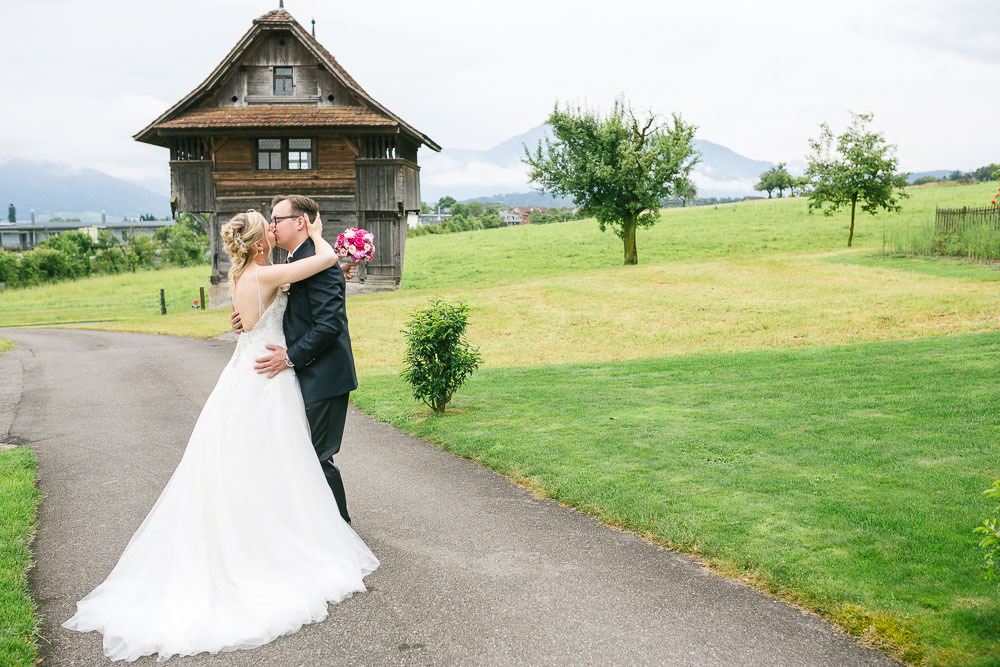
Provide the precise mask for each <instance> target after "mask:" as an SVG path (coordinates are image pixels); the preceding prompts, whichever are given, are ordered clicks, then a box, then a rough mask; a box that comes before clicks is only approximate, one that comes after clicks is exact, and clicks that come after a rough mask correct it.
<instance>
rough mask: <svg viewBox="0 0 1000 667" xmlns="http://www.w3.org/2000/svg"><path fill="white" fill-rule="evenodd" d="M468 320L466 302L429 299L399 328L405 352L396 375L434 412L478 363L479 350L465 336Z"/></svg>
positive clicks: (447, 399) (441, 407)
mask: <svg viewBox="0 0 1000 667" xmlns="http://www.w3.org/2000/svg"><path fill="white" fill-rule="evenodd" d="M468 323H469V307H468V306H467V305H465V304H464V303H461V302H459V303H448V302H446V301H442V300H441V299H432V300H431V302H430V305H428V307H427V308H424V309H422V310H418V311H416V312H415V313H413V316H412V318H411V319H410V321H409V322H407V324H406V328H405V329H403V335H404V336H405V337H406V353H405V356H404V357H403V372H402V373H401V374H400V375H401V376H402V378H403V379H404V380H406V382H408V383H409V385H410V387H411V388H412V389H413V397H414V398H416V399H417V400H420V401H423V402H424V403H426V404H427V405H428V406H429V407H430V408H431V410H433V411H434V412H436V413H441V412H444V409H445V406H446V405H448V403H449V402H450V401H451V397H452V396H453V395H454V393H455V392H456V391H457V390H458V388H459V387H461V386H462V383H463V382H465V378H467V377H468V376H469V375H470V374H472V372H473V371H475V370H476V369H477V368H478V367H479V364H480V363H482V360H483V358H482V355H481V354H479V350H478V349H477V348H476V347H474V346H472V345H470V344H469V343H468V342H467V341H466V340H465V329H466V327H467V326H468Z"/></svg>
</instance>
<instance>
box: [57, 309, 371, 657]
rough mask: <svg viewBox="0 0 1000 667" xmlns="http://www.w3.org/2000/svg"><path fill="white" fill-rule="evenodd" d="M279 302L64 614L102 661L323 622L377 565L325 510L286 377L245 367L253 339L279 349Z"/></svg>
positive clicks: (319, 474)
mask: <svg viewBox="0 0 1000 667" xmlns="http://www.w3.org/2000/svg"><path fill="white" fill-rule="evenodd" d="M286 302H287V297H286V296H285V294H284V293H282V292H279V293H278V296H277V297H275V299H274V302H273V303H272V304H271V305H270V306H269V307H268V308H267V309H266V310H265V311H264V313H263V314H262V315H261V317H260V319H259V321H258V322H257V325H256V326H255V327H254V328H253V329H252V330H251V331H249V332H247V333H244V334H243V335H241V336H240V338H239V342H238V343H237V345H236V351H235V352H234V353H233V357H232V359H230V361H229V364H228V365H227V366H226V368H225V370H223V371H222V375H221V377H219V382H218V384H216V386H215V389H214V390H213V391H212V394H211V395H210V396H209V398H208V401H207V402H206V403H205V407H204V408H202V411H201V415H200V416H199V417H198V422H197V423H196V424H195V427H194V432H193V433H192V434H191V439H190V440H189V441H188V445H187V449H186V450H185V451H184V456H183V458H182V459H181V462H180V464H179V465H178V466H177V470H175V471H174V474H173V476H172V477H171V478H170V481H169V482H167V486H166V487H165V488H164V489H163V493H162V494H161V495H160V498H159V499H158V500H157V501H156V504H155V505H154V506H153V509H152V510H150V512H149V514H148V515H147V516H146V518H145V520H144V521H143V522H142V525H140V526H139V529H138V530H137V531H136V532H135V535H133V536H132V539H131V541H130V542H129V543H128V546H126V547H125V551H124V553H122V556H121V558H120V559H119V561H118V564H117V565H116V566H115V568H114V569H113V570H112V571H111V574H110V575H108V578H107V579H106V580H105V581H104V583H102V584H101V585H100V586H98V587H97V588H95V589H94V590H93V591H92V592H91V593H90V594H89V595H87V597H85V598H84V599H83V600H81V601H80V602H78V603H77V612H76V614H75V615H74V616H73V617H72V618H71V619H69V620H68V621H66V622H65V623H63V627H65V628H69V629H71V630H78V631H80V632H88V631H91V630H97V631H99V632H101V633H103V635H104V653H105V655H107V656H108V657H109V658H111V659H112V660H128V661H132V660H135V659H136V658H139V657H140V656H144V655H150V654H153V653H158V654H159V659H160V660H166V659H167V658H169V657H171V656H174V655H194V654H196V653H201V652H203V651H209V652H212V653H215V652H218V651H231V650H235V649H241V648H252V647H255V646H260V645H261V644H266V643H267V642H269V641H271V640H273V639H275V638H276V637H278V636H280V635H285V634H289V633H292V632H295V631H296V630H298V629H299V628H300V627H301V626H302V625H303V624H305V623H313V622H316V621H321V620H323V619H324V618H326V615H327V603H328V602H339V601H340V600H343V599H344V598H346V597H349V596H351V595H352V594H353V593H356V592H361V591H364V590H365V585H364V582H363V581H362V578H363V577H364V576H366V575H367V574H369V573H370V572H373V571H374V570H375V568H376V567H378V564H379V563H378V560H377V559H376V558H375V556H374V555H373V554H372V552H371V551H370V550H369V549H368V547H367V546H365V543H364V542H362V540H361V538H360V537H358V535H357V534H356V533H355V532H354V531H353V530H352V529H351V527H350V526H349V525H348V524H347V523H345V522H344V520H343V519H342V518H341V516H340V512H339V511H338V509H337V503H336V501H335V500H334V497H333V494H332V493H331V492H330V487H329V486H328V485H327V482H326V477H325V476H324V475H323V471H322V469H321V468H320V465H319V462H318V461H317V459H316V454H315V452H314V450H313V447H312V442H311V441H310V438H309V425H308V422H307V421H306V417H305V410H304V407H303V403H302V394H301V393H300V391H299V384H298V380H297V379H296V378H295V373H294V372H292V371H284V372H282V373H279V374H278V375H277V376H276V377H275V378H273V379H268V378H267V375H266V374H258V373H257V372H256V371H255V370H254V368H253V365H254V360H255V359H256V358H258V357H262V356H266V355H267V354H269V351H268V350H267V349H265V347H264V346H265V345H266V344H268V343H270V344H275V345H281V346H284V344H285V341H284V334H283V332H282V328H281V319H282V315H283V313H284V310H285V304H286ZM337 630H339V629H337V628H331V631H337Z"/></svg>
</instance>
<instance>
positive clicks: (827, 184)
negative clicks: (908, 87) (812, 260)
mask: <svg viewBox="0 0 1000 667" xmlns="http://www.w3.org/2000/svg"><path fill="white" fill-rule="evenodd" d="M851 115H852V117H853V118H852V120H851V124H850V126H849V127H848V128H847V131H846V132H844V133H843V134H841V135H840V136H838V137H834V136H833V132H831V131H830V126H829V125H827V124H826V123H822V124H821V125H820V136H819V138H818V139H810V140H809V146H810V148H811V149H812V153H811V154H810V155H809V157H808V159H807V167H806V176H808V177H809V180H810V181H811V183H812V185H813V191H812V193H811V194H810V195H809V211H810V212H812V211H813V210H814V209H820V210H821V211H823V214H824V215H833V213H834V211H837V210H839V209H840V207H841V206H846V205H847V204H850V205H851V231H850V233H849V234H848V236H847V247H848V248H850V247H851V243H852V242H853V240H854V214H855V209H856V208H857V205H858V203H859V202H860V203H861V210H862V211H865V212H867V213H871V214H872V215H874V214H876V213H878V211H879V209H885V210H887V211H899V210H901V208H902V207H901V206H900V205H899V204H898V201H899V199H901V198H905V197H908V196H909V195H907V194H906V192H904V191H903V188H904V187H906V185H907V183H906V174H905V173H897V172H896V170H897V169H898V168H899V163H898V160H897V158H896V146H895V145H893V144H889V143H887V142H886V140H885V138H884V137H883V136H882V135H881V134H880V133H877V132H869V131H868V128H867V125H868V123H870V122H871V120H872V115H871V114H851Z"/></svg>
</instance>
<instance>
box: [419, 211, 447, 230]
mask: <svg viewBox="0 0 1000 667" xmlns="http://www.w3.org/2000/svg"><path fill="white" fill-rule="evenodd" d="M450 217H451V213H421V214H420V216H419V218H418V223H417V224H416V225H411V227H418V226H420V225H440V224H441V223H442V222H444V221H445V220H447V219H448V218H450Z"/></svg>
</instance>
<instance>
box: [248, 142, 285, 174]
mask: <svg viewBox="0 0 1000 667" xmlns="http://www.w3.org/2000/svg"><path fill="white" fill-rule="evenodd" d="M273 140H276V141H277V142H278V147H277V148H266V149H261V147H260V143H261V142H262V141H273ZM254 145H255V148H256V150H254V154H253V164H254V168H255V170H256V171H282V170H284V168H285V150H284V148H285V142H284V139H282V138H281V137H258V138H257V139H255V140H254ZM262 150H263V151H266V152H267V154H268V156H272V155H274V154H275V153H277V154H278V168H277V169H275V168H273V167H271V166H270V164H271V158H270V157H268V166H267V167H261V166H260V154H261V152H262Z"/></svg>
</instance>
